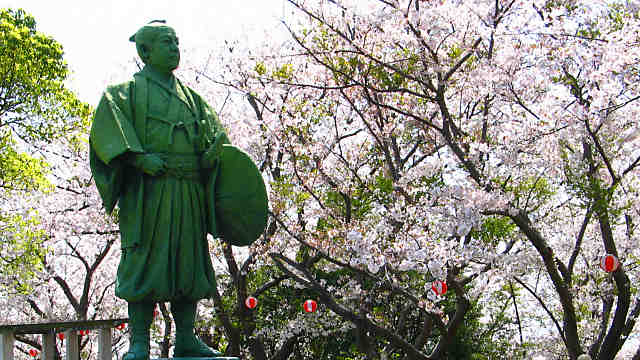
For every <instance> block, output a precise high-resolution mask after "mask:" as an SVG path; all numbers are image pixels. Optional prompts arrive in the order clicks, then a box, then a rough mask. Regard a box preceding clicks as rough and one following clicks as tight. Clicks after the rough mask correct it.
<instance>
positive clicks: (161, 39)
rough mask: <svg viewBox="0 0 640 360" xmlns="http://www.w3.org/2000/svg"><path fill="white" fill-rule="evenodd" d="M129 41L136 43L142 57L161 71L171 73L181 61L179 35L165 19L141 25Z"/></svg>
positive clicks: (145, 61)
mask: <svg viewBox="0 0 640 360" xmlns="http://www.w3.org/2000/svg"><path fill="white" fill-rule="evenodd" d="M129 41H132V42H135V43H136V49H137V50H138V55H139V56H140V59H142V61H143V62H144V63H145V64H146V65H148V66H151V67H152V68H153V69H154V70H156V71H158V72H160V73H170V72H172V71H173V70H175V69H176V68H177V67H178V64H179V63H180V49H179V48H178V37H177V36H176V32H175V31H174V30H173V28H171V27H170V26H167V25H165V21H164V20H154V21H152V22H150V23H149V24H147V25H145V26H143V27H141V28H140V30H138V31H137V32H136V33H135V34H133V36H131V37H130V38H129Z"/></svg>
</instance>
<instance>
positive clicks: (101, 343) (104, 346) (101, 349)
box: [98, 328, 111, 360]
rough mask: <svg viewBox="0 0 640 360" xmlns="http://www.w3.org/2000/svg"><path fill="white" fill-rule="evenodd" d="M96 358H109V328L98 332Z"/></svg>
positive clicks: (107, 359)
mask: <svg viewBox="0 0 640 360" xmlns="http://www.w3.org/2000/svg"><path fill="white" fill-rule="evenodd" d="M98 360H111V328H100V330H99V332H98Z"/></svg>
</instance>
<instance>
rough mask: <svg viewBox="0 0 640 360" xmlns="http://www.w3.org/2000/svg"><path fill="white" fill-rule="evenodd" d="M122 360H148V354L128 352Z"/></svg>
mask: <svg viewBox="0 0 640 360" xmlns="http://www.w3.org/2000/svg"><path fill="white" fill-rule="evenodd" d="M122 360H149V353H148V352H135V351H131V350H129V351H128V352H127V353H126V354H124V356H123V357H122Z"/></svg>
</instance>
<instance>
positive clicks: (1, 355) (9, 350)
mask: <svg viewBox="0 0 640 360" xmlns="http://www.w3.org/2000/svg"><path fill="white" fill-rule="evenodd" d="M15 340H16V339H15V337H14V336H13V332H11V330H2V331H0V360H13V343H14V342H15Z"/></svg>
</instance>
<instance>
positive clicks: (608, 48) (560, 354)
mask: <svg viewBox="0 0 640 360" xmlns="http://www.w3.org/2000/svg"><path fill="white" fill-rule="evenodd" d="M289 3H290V5H291V8H292V9H293V11H294V13H295V14H296V15H294V16H292V17H291V18H290V19H287V20H285V21H284V26H285V27H286V28H287V30H288V31H289V33H290V36H291V41H290V42H288V43H286V44H285V45H283V46H281V47H274V46H273V44H270V46H269V47H267V48H265V49H264V51H262V52H257V51H256V50H255V49H254V50H253V51H252V52H251V53H248V52H242V51H238V50H236V51H235V54H238V55H237V56H235V57H234V54H227V55H229V57H230V58H231V57H233V60H232V61H228V62H227V63H226V65H225V67H224V68H223V69H222V71H221V72H220V73H207V72H204V71H203V72H202V73H200V75H201V76H205V77H207V78H209V79H210V80H213V82H214V83H218V84H226V85H227V86H230V87H232V88H234V89H236V90H238V91H239V92H241V93H243V94H246V96H247V100H248V104H249V106H251V108H252V109H253V110H254V113H255V115H256V119H257V121H258V123H259V131H256V132H255V133H254V135H255V136H254V137H252V138H248V140H247V143H248V145H249V147H250V148H251V150H252V154H254V156H255V157H256V158H257V159H258V160H259V162H260V165H261V168H262V169H263V170H264V171H265V174H266V175H267V176H268V178H269V182H270V183H269V184H270V196H271V199H270V200H271V211H272V219H273V221H274V223H273V224H274V225H273V226H274V231H273V234H272V235H270V236H269V242H268V243H266V244H263V243H261V244H259V245H256V246H254V247H253V248H252V249H251V254H256V256H257V257H262V258H263V260H261V261H264V262H265V263H268V262H272V263H273V264H275V266H277V267H278V268H279V269H280V271H281V274H282V276H286V277H287V278H289V279H292V280H294V281H296V282H297V283H298V284H299V286H302V287H303V288H305V289H308V290H312V291H313V292H314V293H315V294H316V295H317V297H318V299H319V300H320V303H321V306H323V307H324V308H325V309H327V310H329V311H331V312H332V313H333V314H334V315H335V316H337V317H338V318H340V319H342V321H344V322H346V323H349V324H350V326H351V327H353V328H354V329H355V332H356V333H357V334H358V336H359V338H358V344H359V348H360V350H361V351H362V352H363V353H364V354H365V357H366V358H370V359H376V358H383V357H384V356H386V354H390V353H394V354H398V355H400V356H404V357H406V358H408V359H438V358H443V357H445V356H446V353H447V351H450V350H451V347H450V344H452V343H453V341H454V339H455V338H456V331H457V330H458V329H459V328H460V326H461V324H462V323H463V321H464V319H465V316H467V315H468V313H469V309H470V307H471V304H472V303H473V302H480V303H481V304H485V305H486V306H488V307H492V306H494V305H495V304H492V303H490V302H488V301H489V300H488V299H491V298H492V296H494V295H495V294H497V293H499V292H503V293H504V294H508V295H509V297H510V298H511V303H512V307H510V309H509V316H510V317H511V318H512V319H514V321H515V322H516V324H515V328H514V329H512V331H517V332H518V333H519V339H520V344H519V345H521V348H522V349H528V350H526V351H528V353H526V355H527V357H530V356H535V355H536V354H538V355H542V356H545V357H551V358H568V359H576V358H577V357H578V356H579V355H581V354H588V355H590V356H591V357H592V358H593V359H613V358H614V357H615V356H616V354H618V353H619V352H620V349H621V348H622V346H623V345H624V344H625V342H626V341H627V339H628V338H629V337H630V336H632V334H633V330H634V327H635V322H636V319H637V316H638V314H639V313H640V301H639V300H640V299H638V298H637V297H636V295H634V294H635V293H636V288H635V287H634V285H633V284H635V283H637V282H638V260H637V259H638V255H639V253H638V248H637V246H635V244H637V240H638V239H637V235H636V231H635V227H636V225H635V224H636V223H637V220H635V221H634V219H635V218H636V215H637V210H638V200H637V198H638V194H637V184H636V183H637V181H638V176H637V175H638V164H639V162H640V154H639V153H638V152H637V150H636V149H637V148H638V136H637V134H638V128H637V125H636V122H635V119H636V117H637V114H638V101H637V100H638V80H637V78H638V77H637V75H638V71H637V66H638V59H639V58H638V46H637V44H638V32H639V29H640V27H639V24H638V19H639V18H638V15H639V14H638V9H639V7H638V4H637V2H633V1H588V2H587V1H553V2H552V1H517V0H508V1H480V0H478V1H412V0H411V1H410V0H407V1H396V0H389V1H386V0H379V1H374V0H372V1H368V2H355V1H320V0H318V1H303V0H300V1H298V0H290V1H289ZM242 111H246V108H242ZM241 116H242V115H240V113H238V114H237V115H235V118H238V119H240V118H241ZM244 116H246V112H245V115H244ZM243 134H245V135H246V134H247V133H243ZM606 253H609V254H612V255H614V256H616V257H617V258H618V260H619V261H620V263H621V266H620V268H619V269H617V270H616V271H613V272H612V273H610V274H609V273H606V272H604V271H603V270H601V269H600V268H599V266H598V264H599V262H600V258H601V256H602V255H604V254H606ZM336 273H339V274H341V278H340V280H338V281H336V282H335V283H334V284H332V283H329V282H327V279H326V278H324V277H326V276H327V275H326V274H336ZM434 280H444V281H446V283H447V284H448V286H449V289H450V292H451V295H450V297H452V298H453V301H454V302H455V308H454V310H452V311H449V312H444V311H443V309H444V302H443V301H442V299H441V298H439V297H434V296H431V292H430V287H431V282H432V281H434ZM505 289H507V291H505ZM492 294H493V295H492ZM403 309H408V310H406V311H405V312H403ZM412 311H413V312H414V315H413V316H414V317H415V320H416V321H417V322H419V324H420V326H419V329H421V330H422V331H419V332H417V333H407V332H405V331H406V329H404V328H402V327H399V326H398V325H399V324H401V323H402V321H401V320H402V319H405V318H406V317H403V314H407V313H409V312H412ZM490 315H495V314H490ZM310 327H311V326H310ZM639 351H640V350H639ZM637 356H640V353H639V354H638V355H637Z"/></svg>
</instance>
